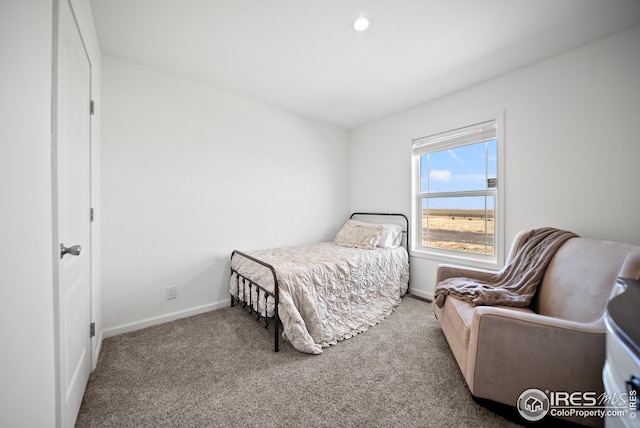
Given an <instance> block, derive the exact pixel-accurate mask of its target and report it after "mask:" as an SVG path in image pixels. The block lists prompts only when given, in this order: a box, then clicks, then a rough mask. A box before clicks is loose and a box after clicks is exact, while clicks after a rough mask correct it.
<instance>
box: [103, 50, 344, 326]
mask: <svg viewBox="0 0 640 428" xmlns="http://www.w3.org/2000/svg"><path fill="white" fill-rule="evenodd" d="M221 66H222V65H221ZM102 76H103V77H102V82H103V88H102V94H103V106H102V121H103V122H102V123H103V126H102V129H103V133H102V184H103V186H102V205H103V207H104V208H103V213H102V214H103V229H102V237H103V241H102V242H103V248H102V256H103V263H102V284H103V287H102V304H103V321H104V328H105V329H106V330H105V335H106V336H109V335H113V334H117V333H120V332H123V331H128V330H132V329H135V328H139V327H142V326H145V325H150V324H154V323H158V322H161V321H166V320H168V319H172V318H174V317H178V316H184V315H189V314H192V313H197V312H200V311H205V310H210V309H213V308H218V307H223V306H228V305H229V294H228V290H227V287H228V277H229V256H230V254H231V251H232V250H233V249H242V250H250V249H257V248H266V247H273V246H283V245H296V244H303V243H308V242H313V241H318V240H330V239H333V237H334V235H335V233H336V232H337V231H338V229H339V227H340V226H341V225H342V224H343V222H344V221H345V220H346V217H347V216H348V214H349V212H348V209H349V186H348V181H349V172H348V169H349V143H348V133H347V132H346V131H344V130H340V129H337V128H334V127H331V126H327V125H323V124H320V123H318V122H315V121H313V120H309V119H305V118H302V117H300V116H296V115H293V114H290V113H287V112H284V111H282V110H278V109H275V108H271V107H267V106H265V105H262V104H258V103H255V102H252V101H249V100H246V99H243V98H240V97H236V96H234V95H230V94H227V93H224V92H220V91H218V90H215V89H213V88H210V87H206V86H202V85H199V84H196V83H192V82H189V81H186V80H183V79H180V78H177V77H173V76H170V75H167V74H164V73H161V72H157V71H154V70H151V69H148V68H144V67H141V66H138V65H135V64H133V63H131V62H128V61H124V60H121V59H118V58H115V57H111V56H106V55H105V56H103V62H102ZM174 284H175V285H177V286H178V298H177V299H175V300H169V301H167V300H165V287H167V286H169V285H174Z"/></svg>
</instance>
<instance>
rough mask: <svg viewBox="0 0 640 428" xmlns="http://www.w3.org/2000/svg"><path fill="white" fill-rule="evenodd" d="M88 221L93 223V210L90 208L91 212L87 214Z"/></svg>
mask: <svg viewBox="0 0 640 428" xmlns="http://www.w3.org/2000/svg"><path fill="white" fill-rule="evenodd" d="M89 221H93V208H91V211H90V212H89Z"/></svg>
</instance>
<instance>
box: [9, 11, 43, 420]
mask: <svg viewBox="0 0 640 428" xmlns="http://www.w3.org/2000/svg"><path fill="white" fill-rule="evenodd" d="M52 22H53V17H52V5H51V2H50V1H49V2H47V1H40V0H30V1H26V0H13V1H3V2H1V3H0V58H2V63H3V66H2V68H1V71H0V73H1V75H2V78H1V79H0V93H1V94H2V96H1V97H0V117H2V126H0V198H1V200H2V205H1V206H0V213H1V214H0V216H1V218H2V220H1V221H0V236H1V237H2V245H0V264H1V266H2V267H1V268H0V284H1V287H2V290H3V296H2V299H0V332H1V335H0V343H1V345H0V346H1V347H2V351H0V362H1V364H0V379H2V380H1V381H0V426H7V427H9V426H13V427H19V426H39V427H52V426H54V423H55V396H54V392H55V377H54V376H55V366H54V358H53V356H54V339H53V338H54V336H53V334H54V332H53V282H52V281H53V279H52V271H53V264H52V263H53V262H52V260H53V259H52V249H53V244H52V239H53V237H52V230H51V41H52V39H51V32H52ZM9 65H10V66H9Z"/></svg>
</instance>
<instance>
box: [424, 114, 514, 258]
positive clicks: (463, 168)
mask: <svg viewBox="0 0 640 428" xmlns="http://www.w3.org/2000/svg"><path fill="white" fill-rule="evenodd" d="M499 119H500V118H493V119H491V120H487V121H483V122H479V123H476V124H474V125H470V126H466V127H462V128H457V129H454V130H450V131H447V132H442V133H438V134H434V135H430V136H427V137H423V138H419V139H416V140H414V141H413V180H414V185H413V189H414V191H413V193H414V195H413V197H414V202H413V206H414V209H413V217H414V221H413V223H414V225H415V227H414V230H416V231H417V233H415V234H414V236H416V235H417V236H416V237H415V239H414V242H413V250H414V251H417V252H418V253H422V254H425V255H431V256H434V255H435V256H440V257H449V258H465V259H470V260H475V261H479V262H484V263H490V264H495V265H497V264H499V263H501V262H502V248H501V247H502V246H501V245H499V242H500V241H499V239H498V237H499V236H502V233H501V230H500V229H499V226H501V223H502V217H501V216H500V215H499V210H498V208H499V207H500V206H501V204H502V201H501V193H502V192H501V191H500V190H501V187H503V186H504V183H503V182H502V177H501V176H500V174H499V172H501V171H502V168H501V164H500V163H499V161H501V158H502V156H501V150H500V149H501V147H500V146H501V143H500V141H499V135H501V132H498V128H499V125H501V124H500V123H499ZM500 122H501V121H500Z"/></svg>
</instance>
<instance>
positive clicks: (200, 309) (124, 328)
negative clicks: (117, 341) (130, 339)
mask: <svg viewBox="0 0 640 428" xmlns="http://www.w3.org/2000/svg"><path fill="white" fill-rule="evenodd" d="M229 305H230V302H229V300H228V299H227V300H225V301H223V302H217V303H210V304H207V305H202V306H196V307H195V308H190V309H185V310H183V311H177V312H172V313H170V314H165V315H160V316H157V317H153V318H147V319H143V320H140V321H136V322H132V323H129V324H123V325H120V326H117V327H112V328H108V329H105V330H103V331H102V332H101V336H102V337H101V338H100V339H101V343H102V339H103V338H104V339H106V338H107V337H112V336H117V335H119V334H123V333H129V332H131V331H136V330H140V329H143V328H147V327H151V326H154V325H158V324H163V323H166V322H169V321H174V320H177V319H180V318H186V317H190V316H193V315H198V314H203V313H205V312H209V311H213V310H215V309H222V308H225V307H227V306H229Z"/></svg>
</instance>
